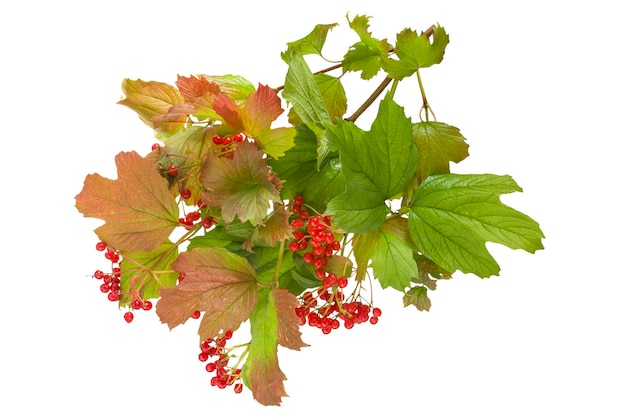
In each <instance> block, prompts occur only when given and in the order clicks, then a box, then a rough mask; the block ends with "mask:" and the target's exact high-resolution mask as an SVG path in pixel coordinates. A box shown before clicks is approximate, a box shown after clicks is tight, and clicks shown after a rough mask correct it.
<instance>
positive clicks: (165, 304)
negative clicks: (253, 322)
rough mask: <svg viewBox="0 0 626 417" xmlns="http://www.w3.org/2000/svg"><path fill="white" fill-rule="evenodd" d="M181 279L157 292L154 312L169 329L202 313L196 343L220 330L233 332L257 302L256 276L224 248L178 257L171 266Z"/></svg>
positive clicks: (246, 317) (241, 260)
mask: <svg viewBox="0 0 626 417" xmlns="http://www.w3.org/2000/svg"><path fill="white" fill-rule="evenodd" d="M172 268H174V269H175V270H176V271H179V272H183V273H184V274H185V279H184V280H183V281H182V282H180V283H179V284H178V285H177V286H176V287H166V288H163V289H161V299H160V300H159V302H158V303H157V305H156V312H157V314H158V316H159V318H160V319H161V322H163V323H167V325H168V326H169V328H170V329H173V328H174V327H176V326H178V325H180V324H183V323H185V322H186V321H187V320H188V319H189V318H190V317H191V315H192V314H193V313H194V312H195V311H204V315H203V317H202V321H201V322H200V328H199V329H198V334H199V336H200V341H203V340H205V339H207V338H209V337H215V336H217V335H218V333H219V332H220V330H222V329H231V330H233V331H234V330H236V329H238V328H239V326H240V325H241V323H242V322H244V321H245V320H247V319H248V318H249V317H250V314H251V313H252V310H253V308H254V306H255V305H256V301H257V281H256V274H255V272H254V269H253V268H252V266H251V265H250V264H249V263H248V261H247V260H246V259H245V258H243V257H241V256H238V255H235V254H234V253H231V252H229V251H227V250H226V249H224V248H197V249H193V250H190V251H187V252H183V253H181V254H180V255H179V257H178V259H177V260H176V262H174V263H173V264H172Z"/></svg>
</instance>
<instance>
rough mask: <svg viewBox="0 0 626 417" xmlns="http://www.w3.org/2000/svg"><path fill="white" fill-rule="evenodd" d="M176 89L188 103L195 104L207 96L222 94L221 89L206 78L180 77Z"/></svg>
mask: <svg viewBox="0 0 626 417" xmlns="http://www.w3.org/2000/svg"><path fill="white" fill-rule="evenodd" d="M176 87H178V90H179V91H180V94H182V95H183V97H184V98H185V100H186V101H189V102H194V101H195V100H196V99H199V98H203V97H205V96H206V95H215V94H217V93H219V92H220V88H219V86H218V85H217V84H215V83H214V82H211V81H209V80H207V79H206V78H198V77H196V76H194V75H192V76H191V77H183V76H180V75H179V76H178V79H177V80H176Z"/></svg>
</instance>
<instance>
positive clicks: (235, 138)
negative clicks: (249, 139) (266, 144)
mask: <svg viewBox="0 0 626 417" xmlns="http://www.w3.org/2000/svg"><path fill="white" fill-rule="evenodd" d="M233 142H238V143H239V142H243V135H242V134H241V133H235V134H234V135H233Z"/></svg>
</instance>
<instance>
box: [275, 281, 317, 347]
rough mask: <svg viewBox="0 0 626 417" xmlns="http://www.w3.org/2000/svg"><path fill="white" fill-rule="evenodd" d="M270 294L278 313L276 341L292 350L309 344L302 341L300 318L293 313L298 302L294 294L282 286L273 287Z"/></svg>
mask: <svg viewBox="0 0 626 417" xmlns="http://www.w3.org/2000/svg"><path fill="white" fill-rule="evenodd" d="M271 296H272V297H273V298H274V306H275V307H276V313H277V315H278V343H279V344H280V345H281V346H284V347H286V348H289V349H293V350H300V348H303V347H307V346H309V345H307V344H306V343H304V342H303V341H302V333H301V332H300V319H299V318H298V316H296V313H295V310H296V307H298V305H299V304H300V303H299V302H298V299H297V298H296V296H295V295H293V294H292V293H290V292H289V291H287V290H285V289H282V288H273V289H272V292H271Z"/></svg>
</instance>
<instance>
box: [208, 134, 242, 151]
mask: <svg viewBox="0 0 626 417" xmlns="http://www.w3.org/2000/svg"><path fill="white" fill-rule="evenodd" d="M244 139H245V137H244V136H243V135H242V134H241V133H235V134H234V135H232V136H220V135H214V136H213V143H214V144H216V145H218V146H223V147H224V148H223V149H222V150H224V151H226V150H229V149H230V146H231V145H232V144H233V143H241V142H243V140H244Z"/></svg>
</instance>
